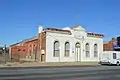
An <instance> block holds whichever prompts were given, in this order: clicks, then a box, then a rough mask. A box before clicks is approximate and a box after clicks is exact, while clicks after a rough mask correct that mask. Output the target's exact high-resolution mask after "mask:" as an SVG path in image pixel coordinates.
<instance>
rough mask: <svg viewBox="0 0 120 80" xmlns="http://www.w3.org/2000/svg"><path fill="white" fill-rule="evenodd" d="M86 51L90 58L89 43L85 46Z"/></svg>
mask: <svg viewBox="0 0 120 80" xmlns="http://www.w3.org/2000/svg"><path fill="white" fill-rule="evenodd" d="M85 50H86V57H90V46H89V43H87V44H86V45H85Z"/></svg>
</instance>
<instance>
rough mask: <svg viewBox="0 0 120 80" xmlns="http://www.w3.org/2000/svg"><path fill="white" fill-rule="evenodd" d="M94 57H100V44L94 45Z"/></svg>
mask: <svg viewBox="0 0 120 80" xmlns="http://www.w3.org/2000/svg"><path fill="white" fill-rule="evenodd" d="M94 57H98V46H97V44H95V45H94Z"/></svg>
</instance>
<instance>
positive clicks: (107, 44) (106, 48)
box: [103, 38, 117, 51]
mask: <svg viewBox="0 0 120 80" xmlns="http://www.w3.org/2000/svg"><path fill="white" fill-rule="evenodd" d="M115 42H117V39H116V38H112V39H111V40H110V41H108V42H105V43H104V44H103V50H104V51H114V47H113V44H114V43H115Z"/></svg>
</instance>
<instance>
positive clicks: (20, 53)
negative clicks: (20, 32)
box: [11, 46, 27, 61]
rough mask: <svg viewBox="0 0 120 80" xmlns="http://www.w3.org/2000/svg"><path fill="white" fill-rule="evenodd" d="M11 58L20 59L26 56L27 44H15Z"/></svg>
mask: <svg viewBox="0 0 120 80" xmlns="http://www.w3.org/2000/svg"><path fill="white" fill-rule="evenodd" d="M11 53H12V54H11V59H12V60H15V61H16V60H17V61H19V60H20V59H21V58H25V56H26V55H27V54H26V53H27V47H26V46H13V47H11Z"/></svg>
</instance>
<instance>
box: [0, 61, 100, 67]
mask: <svg viewBox="0 0 120 80" xmlns="http://www.w3.org/2000/svg"><path fill="white" fill-rule="evenodd" d="M99 65H100V64H98V62H49V63H47V62H7V63H6V64H0V68H5V67H12V68H15V67H21V68H22V67H23V68H24V67H26V68H27V67H72V66H73V67H74V66H76V67H77V66H78V67H80V66H81V67H89V66H99Z"/></svg>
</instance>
